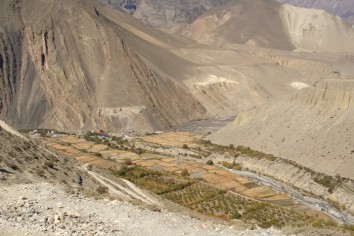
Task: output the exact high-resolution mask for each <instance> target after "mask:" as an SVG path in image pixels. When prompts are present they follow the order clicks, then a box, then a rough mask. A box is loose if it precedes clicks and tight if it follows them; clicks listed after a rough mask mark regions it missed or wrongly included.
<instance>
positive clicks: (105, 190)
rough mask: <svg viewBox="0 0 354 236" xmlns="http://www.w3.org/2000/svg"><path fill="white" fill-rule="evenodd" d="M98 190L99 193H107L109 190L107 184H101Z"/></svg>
mask: <svg viewBox="0 0 354 236" xmlns="http://www.w3.org/2000/svg"><path fill="white" fill-rule="evenodd" d="M96 191H97V192H98V193H99V194H105V193H107V192H108V188H107V187H105V186H99V187H98V188H97V189H96Z"/></svg>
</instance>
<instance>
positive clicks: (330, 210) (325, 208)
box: [230, 170, 354, 225]
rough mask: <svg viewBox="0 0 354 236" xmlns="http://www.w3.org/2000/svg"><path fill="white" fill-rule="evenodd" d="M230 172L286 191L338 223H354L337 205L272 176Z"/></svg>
mask: <svg viewBox="0 0 354 236" xmlns="http://www.w3.org/2000/svg"><path fill="white" fill-rule="evenodd" d="M230 172H232V173H235V174H237V175H241V176H244V177H247V178H250V179H252V180H253V181H255V182H257V183H259V184H262V185H266V186H269V187H271V188H272V189H274V190H275V191H278V192H282V193H285V194H287V195H289V196H291V197H292V198H293V199H294V200H295V201H298V202H301V203H303V204H304V205H306V206H308V207H310V208H312V209H315V210H318V211H322V212H323V213H325V214H326V215H328V216H330V217H331V218H332V219H334V220H335V221H336V222H337V223H338V224H348V225H353V224H354V216H352V215H350V214H347V213H345V212H342V211H341V210H339V209H337V208H336V207H334V206H333V205H331V204H330V203H328V202H326V201H324V200H322V199H318V198H314V197H310V196H305V195H303V194H302V193H301V192H300V191H298V190H296V189H294V188H292V187H290V186H287V185H285V184H283V183H281V182H279V181H275V180H273V179H271V178H268V177H265V176H262V175H259V174H256V173H253V172H250V171H236V170H230Z"/></svg>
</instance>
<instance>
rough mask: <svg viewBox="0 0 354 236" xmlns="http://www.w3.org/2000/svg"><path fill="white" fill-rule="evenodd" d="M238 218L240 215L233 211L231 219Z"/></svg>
mask: <svg viewBox="0 0 354 236" xmlns="http://www.w3.org/2000/svg"><path fill="white" fill-rule="evenodd" d="M240 218H241V214H240V213H239V212H238V211H237V210H234V211H233V212H232V213H231V219H240Z"/></svg>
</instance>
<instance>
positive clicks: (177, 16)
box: [100, 0, 230, 32]
mask: <svg viewBox="0 0 354 236" xmlns="http://www.w3.org/2000/svg"><path fill="white" fill-rule="evenodd" d="M100 1H101V2H102V3H104V4H106V5H108V6H112V7H114V8H120V9H123V10H124V11H127V12H130V13H131V14H132V15H133V16H134V17H135V18H137V19H138V20H140V21H142V22H144V23H145V24H148V25H151V26H154V27H157V28H159V29H162V30H164V31H168V32H175V31H177V30H179V29H180V28H181V27H183V26H185V25H186V24H189V23H191V22H192V21H193V20H195V19H196V18H197V17H198V16H200V15H201V14H203V13H204V12H206V11H208V10H210V9H212V8H214V7H216V6H219V5H221V4H223V3H225V2H228V1H230V0H202V1H200V0H198V1H197V0H193V1H191V0H177V1H176V0H159V1H156V0H128V1H127V0H100Z"/></svg>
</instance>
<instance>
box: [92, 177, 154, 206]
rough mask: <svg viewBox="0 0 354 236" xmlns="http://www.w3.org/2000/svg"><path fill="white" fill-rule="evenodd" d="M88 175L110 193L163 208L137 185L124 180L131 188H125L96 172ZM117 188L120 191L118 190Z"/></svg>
mask: <svg viewBox="0 0 354 236" xmlns="http://www.w3.org/2000/svg"><path fill="white" fill-rule="evenodd" d="M87 173H88V174H89V175H91V176H92V177H93V178H95V179H96V180H97V181H98V182H99V183H100V184H102V185H103V186H105V187H107V188H108V190H109V192H110V193H113V194H117V195H118V196H120V197H123V198H124V199H130V200H131V199H138V200H140V201H142V202H144V203H146V204H149V205H151V204H156V205H159V206H161V204H160V203H159V201H158V200H157V199H155V198H154V197H152V196H148V195H147V194H145V193H144V192H143V191H142V190H141V189H140V188H138V187H137V186H136V185H134V184H133V183H132V182H130V181H128V180H123V182H124V183H125V184H127V185H128V186H129V188H127V187H124V186H123V185H120V184H118V183H116V182H113V181H112V180H110V179H107V178H106V177H103V176H102V175H99V174H97V173H95V172H92V171H87ZM117 188H118V189H119V190H117Z"/></svg>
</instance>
